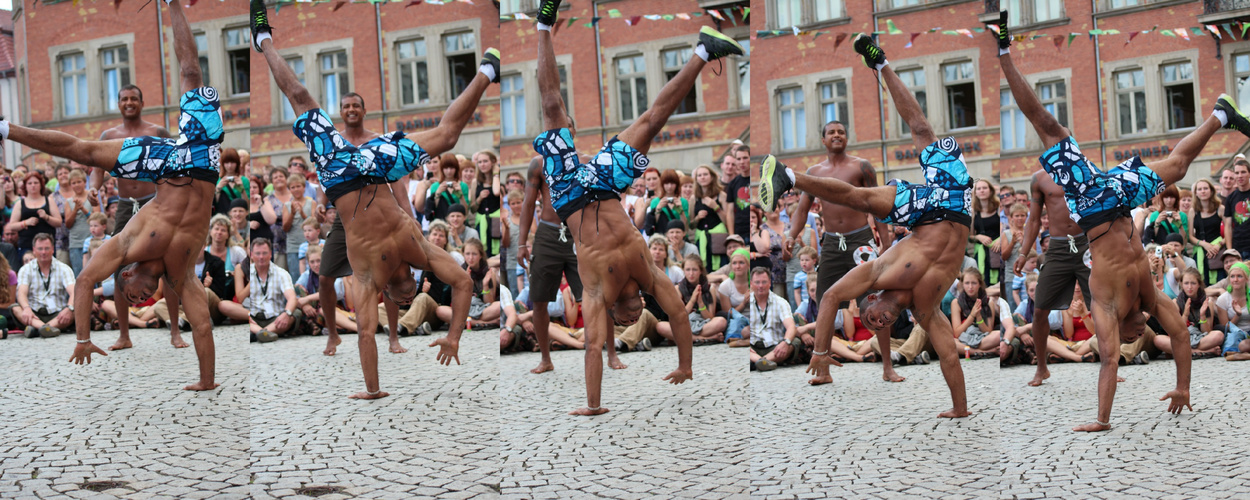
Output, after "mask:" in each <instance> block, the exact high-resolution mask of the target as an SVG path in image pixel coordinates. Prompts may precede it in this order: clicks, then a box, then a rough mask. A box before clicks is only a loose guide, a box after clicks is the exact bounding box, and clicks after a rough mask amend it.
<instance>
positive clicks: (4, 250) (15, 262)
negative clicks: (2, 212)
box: [0, 224, 22, 269]
mask: <svg viewBox="0 0 1250 500" xmlns="http://www.w3.org/2000/svg"><path fill="white" fill-rule="evenodd" d="M3 234H4V238H3V239H0V255H3V256H4V260H5V261H7V262H8V263H9V269H21V267H22V256H21V255H20V254H18V253H17V230H16V229H13V228H11V227H8V225H7V224H6V225H5V227H4V233H3Z"/></svg>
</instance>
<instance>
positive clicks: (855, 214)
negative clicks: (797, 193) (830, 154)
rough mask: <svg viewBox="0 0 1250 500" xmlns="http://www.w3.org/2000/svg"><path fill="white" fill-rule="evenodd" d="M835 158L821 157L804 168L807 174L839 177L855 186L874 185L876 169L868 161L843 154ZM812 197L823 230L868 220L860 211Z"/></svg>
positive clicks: (843, 229)
mask: <svg viewBox="0 0 1250 500" xmlns="http://www.w3.org/2000/svg"><path fill="white" fill-rule="evenodd" d="M839 160H840V161H838V162H837V163H834V162H833V161H832V160H830V159H827V158H826V159H825V160H824V161H822V162H820V163H817V164H815V165H812V166H811V167H810V168H808V169H807V174H808V175H811V176H815V177H827V178H832V179H839V180H842V181H844V182H846V183H847V184H850V185H852V186H857V187H872V186H876V185H877V177H876V173H875V172H873V169H872V165H871V164H870V163H869V162H868V160H865V159H863V158H858V157H855V156H850V155H843V156H842V157H840V158H839ZM804 196H808V195H804ZM812 199H813V200H814V201H817V202H819V203H820V204H821V212H820V216H821V218H822V219H823V220H824V223H825V231H828V232H831V233H846V232H850V231H854V230H856V229H859V228H862V227H864V225H866V224H867V223H868V219H867V217H866V216H865V215H864V213H863V212H860V211H857V210H855V209H852V208H849V207H847V206H845V205H838V204H836V203H830V202H828V201H825V200H821V199H819V198H815V197H812Z"/></svg>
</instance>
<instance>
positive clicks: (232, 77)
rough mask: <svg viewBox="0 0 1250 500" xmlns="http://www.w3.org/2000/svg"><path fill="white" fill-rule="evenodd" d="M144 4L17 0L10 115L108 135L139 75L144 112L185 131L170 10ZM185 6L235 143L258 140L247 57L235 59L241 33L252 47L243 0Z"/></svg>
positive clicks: (84, 134)
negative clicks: (120, 97) (123, 90)
mask: <svg viewBox="0 0 1250 500" xmlns="http://www.w3.org/2000/svg"><path fill="white" fill-rule="evenodd" d="M142 5H143V2H137V1H130V2H121V3H120V4H119V5H118V8H117V9H116V10H114V8H113V2H104V1H83V2H78V5H75V4H74V2H71V1H69V0H38V1H36V0H15V1H14V5H13V8H14V10H13V11H12V17H13V34H14V45H15V51H14V52H15V55H16V59H17V68H16V74H17V80H18V84H17V89H16V94H17V102H18V103H19V105H18V106H17V109H15V110H12V111H9V110H6V112H5V113H6V117H7V118H9V119H10V120H13V121H14V122H15V123H21V124H27V125H30V126H33V127H38V128H49V129H56V130H60V131H63V132H66V133H68V134H71V135H74V136H75V137H79V138H82V139H98V138H99V137H100V133H101V132H103V131H104V130H107V129H109V128H112V127H114V126H116V125H118V124H119V123H121V119H120V117H121V115H120V113H119V111H118V110H117V104H116V103H117V100H116V99H117V89H118V88H119V87H121V86H123V85H125V84H129V83H133V84H135V85H138V86H139V88H140V89H142V90H143V100H144V105H145V108H144V114H143V118H144V119H145V120H147V121H150V122H153V123H156V124H159V125H162V126H164V127H166V128H167V129H169V130H170V131H171V132H174V133H175V134H176V133H177V129H178V99H179V97H180V96H181V92H180V88H179V78H178V64H177V60H176V59H175V57H174V46H173V32H172V30H171V28H170V22H169V14H168V13H167V12H166V11H164V10H163V9H158V8H157V4H149V5H147V6H143V7H142V8H140V7H141V6H142ZM185 12H186V16H187V21H188V22H189V23H190V24H191V30H192V32H194V34H195V35H196V40H197V43H199V44H200V47H199V48H200V66H201V68H203V69H204V70H205V71H204V72H205V75H206V80H207V81H208V83H209V84H210V85H212V86H214V87H217V89H218V91H219V93H220V95H221V104H222V112H223V116H224V118H225V127H226V136H225V146H227V147H234V148H248V145H249V142H248V139H249V137H248V116H249V114H250V109H251V106H250V104H249V102H248V99H249V94H248V91H247V87H246V82H247V80H246V76H247V75H246V64H245V63H246V59H244V60H243V62H244V64H243V65H242V66H238V65H237V64H235V63H236V62H237V60H238V59H237V58H238V57H239V54H240V50H239V49H237V48H236V47H237V46H239V45H240V43H235V41H236V40H239V39H240V38H239V37H240V36H241V37H242V38H241V39H242V40H243V42H241V43H242V44H246V45H242V47H243V48H245V49H247V48H248V46H249V45H250V42H249V41H248V40H249V39H250V35H247V33H248V28H247V12H246V10H244V9H241V8H240V6H239V5H238V4H237V3H234V2H228V3H227V2H200V3H198V4H196V5H195V6H194V7H189V8H186V9H185ZM248 50H250V49H248ZM242 57H244V58H246V57H247V53H246V52H242ZM239 70H243V71H242V72H240V71H239ZM7 147H8V148H13V149H15V150H16V151H17V152H18V153H17V154H18V156H19V157H20V158H23V161H26V160H27V159H30V158H31V157H32V156H35V159H39V160H46V159H49V158H48V156H47V155H45V154H43V153H37V152H34V151H31V150H30V149H28V148H25V147H23V146H21V145H19V144H17V143H13V142H9V143H7ZM6 156H7V155H6ZM6 166H9V167H12V165H6Z"/></svg>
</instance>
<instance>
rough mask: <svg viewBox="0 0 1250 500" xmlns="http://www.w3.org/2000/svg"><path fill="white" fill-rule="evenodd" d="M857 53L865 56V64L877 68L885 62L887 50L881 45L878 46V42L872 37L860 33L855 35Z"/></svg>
mask: <svg viewBox="0 0 1250 500" xmlns="http://www.w3.org/2000/svg"><path fill="white" fill-rule="evenodd" d="M854 47H855V53H856V54H859V55H861V56H863V58H864V64H867V65H868V67H869V68H872V69H877V66H879V65H881V64H884V63H885V52H883V51H882V50H881V47H878V46H877V42H874V41H872V37H871V36H869V35H867V34H864V33H860V34H859V36H857V37H855V46H854Z"/></svg>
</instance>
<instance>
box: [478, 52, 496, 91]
mask: <svg viewBox="0 0 1250 500" xmlns="http://www.w3.org/2000/svg"><path fill="white" fill-rule="evenodd" d="M481 65H482V66H490V67H491V69H493V70H495V72H494V73H493V74H494V75H495V77H494V78H491V80H490V82H491V83H499V49H496V48H494V47H491V48H489V49H486V53H484V54H482V64H481Z"/></svg>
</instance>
